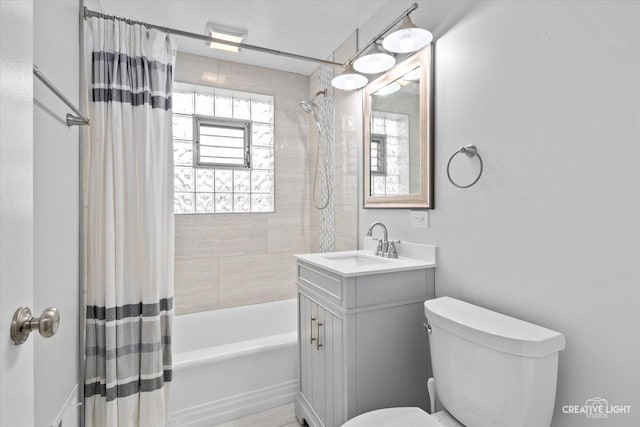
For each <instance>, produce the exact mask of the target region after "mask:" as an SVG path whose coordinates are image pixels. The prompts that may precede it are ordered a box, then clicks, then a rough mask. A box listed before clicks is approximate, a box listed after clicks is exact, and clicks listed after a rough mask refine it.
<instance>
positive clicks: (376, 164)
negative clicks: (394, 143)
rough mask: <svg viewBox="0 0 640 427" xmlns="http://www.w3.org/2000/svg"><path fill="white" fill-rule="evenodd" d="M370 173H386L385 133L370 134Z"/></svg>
mask: <svg viewBox="0 0 640 427" xmlns="http://www.w3.org/2000/svg"><path fill="white" fill-rule="evenodd" d="M371 173H372V174H377V175H386V174H387V137H386V135H379V134H373V135H371Z"/></svg>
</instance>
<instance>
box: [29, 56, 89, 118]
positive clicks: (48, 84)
mask: <svg viewBox="0 0 640 427" xmlns="http://www.w3.org/2000/svg"><path fill="white" fill-rule="evenodd" d="M33 75H34V76H36V77H37V78H38V79H39V80H40V81H41V82H42V83H44V85H45V86H46V87H48V88H49V90H51V92H53V93H54V94H55V95H56V96H57V97H58V98H59V99H60V100H61V101H62V102H64V103H65V104H67V106H68V107H69V108H71V110H72V111H73V112H74V113H76V115H75V116H74V115H73V114H67V126H73V125H77V126H80V125H88V124H89V123H90V122H91V121H90V120H89V119H88V118H86V117H85V116H83V115H82V113H81V112H80V110H78V109H77V108H76V106H75V105H73V104H72V103H71V101H69V99H68V98H67V97H66V96H64V94H63V93H62V92H60V90H59V89H58V88H57V87H56V86H55V85H54V84H53V83H51V81H50V80H49V79H48V78H46V77H45V76H44V74H42V71H40V69H39V68H38V66H37V65H35V64H34V65H33Z"/></svg>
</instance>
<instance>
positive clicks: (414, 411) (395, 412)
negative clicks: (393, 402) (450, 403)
mask: <svg viewBox="0 0 640 427" xmlns="http://www.w3.org/2000/svg"><path fill="white" fill-rule="evenodd" d="M342 427H443V424H441V423H440V422H439V421H438V418H436V417H435V416H432V415H429V414H427V413H426V412H425V411H423V410H422V409H420V408H387V409H378V410H376V411H371V412H366V413H364V414H362V415H358V416H357V417H355V418H352V419H350V420H349V421H347V422H346V423H344V424H342Z"/></svg>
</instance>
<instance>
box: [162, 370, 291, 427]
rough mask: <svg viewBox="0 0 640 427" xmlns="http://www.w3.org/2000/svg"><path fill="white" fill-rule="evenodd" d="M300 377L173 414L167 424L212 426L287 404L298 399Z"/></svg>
mask: <svg viewBox="0 0 640 427" xmlns="http://www.w3.org/2000/svg"><path fill="white" fill-rule="evenodd" d="M298 388H299V387H298V380H297V379H296V380H291V381H286V382H284V383H281V384H276V385H273V386H269V387H264V388H260V389H257V390H252V391H250V392H247V393H242V394H238V395H235V396H231V397H227V398H224V399H220V400H215V401H211V402H207V403H204V404H201V405H195V406H192V407H190V408H186V409H182V410H180V411H175V412H172V413H171V417H170V419H169V424H168V425H167V427H210V426H212V425H216V424H220V423H223V422H226V421H230V420H234V419H237V418H242V417H244V416H247V415H251V414H255V413H257V412H261V411H265V410H267V409H271V408H275V407H277V406H281V405H286V404H287V403H291V402H293V401H294V400H295V396H296V393H297V392H298Z"/></svg>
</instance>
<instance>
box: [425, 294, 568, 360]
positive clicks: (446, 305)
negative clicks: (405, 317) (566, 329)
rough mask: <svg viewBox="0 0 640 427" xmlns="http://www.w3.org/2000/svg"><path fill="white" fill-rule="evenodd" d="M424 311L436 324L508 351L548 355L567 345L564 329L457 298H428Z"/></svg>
mask: <svg viewBox="0 0 640 427" xmlns="http://www.w3.org/2000/svg"><path fill="white" fill-rule="evenodd" d="M424 312H425V315H426V316H427V319H428V320H429V323H430V324H431V325H432V326H433V325H437V326H438V327H441V328H443V329H445V330H447V331H448V332H450V333H452V334H455V335H458V336H460V337H462V338H465V339H468V340H470V341H473V342H475V343H477V344H479V345H482V346H485V347H490V348H493V349H495V350H499V351H502V352H505V353H511V354H515V355H518V356H527V357H544V356H546V355H548V354H551V353H555V352H558V351H560V350H562V349H564V347H565V340H564V335H562V334H561V333H560V332H556V331H552V330H551V329H547V328H543V327H542V326H538V325H535V324H533V323H529V322H525V321H524V320H520V319H516V318H513V317H510V316H507V315H504V314H501V313H496V312H495V311H491V310H487V309H486V308H482V307H478V306H477V305H473V304H469V303H467V302H464V301H460V300H457V299H455V298H450V297H439V298H434V299H431V300H427V301H425V303H424Z"/></svg>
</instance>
